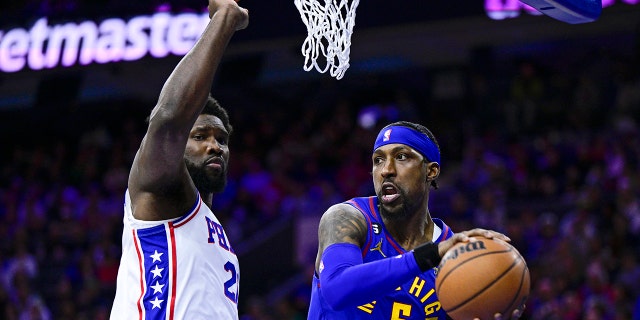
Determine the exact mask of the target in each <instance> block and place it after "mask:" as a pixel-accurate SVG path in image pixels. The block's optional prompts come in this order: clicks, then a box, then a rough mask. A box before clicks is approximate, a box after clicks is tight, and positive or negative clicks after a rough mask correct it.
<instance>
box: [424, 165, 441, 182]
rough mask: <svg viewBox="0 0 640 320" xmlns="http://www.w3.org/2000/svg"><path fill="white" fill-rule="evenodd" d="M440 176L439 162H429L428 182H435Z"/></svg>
mask: <svg viewBox="0 0 640 320" xmlns="http://www.w3.org/2000/svg"><path fill="white" fill-rule="evenodd" d="M439 175H440V164H439V163H437V162H427V181H428V180H433V179H435V178H437V177H438V176H439Z"/></svg>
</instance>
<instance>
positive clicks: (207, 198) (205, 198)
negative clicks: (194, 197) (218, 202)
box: [200, 193, 213, 209]
mask: <svg viewBox="0 0 640 320" xmlns="http://www.w3.org/2000/svg"><path fill="white" fill-rule="evenodd" d="M200 196H201V197H202V202H204V204H206V205H207V207H209V209H212V208H213V207H212V206H211V205H212V204H213V193H201V194H200Z"/></svg>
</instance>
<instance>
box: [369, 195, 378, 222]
mask: <svg viewBox="0 0 640 320" xmlns="http://www.w3.org/2000/svg"><path fill="white" fill-rule="evenodd" d="M373 199H375V198H374V197H369V210H371V213H372V214H373V217H374V218H376V220H381V219H380V217H378V212H376V206H375V205H374V204H373Z"/></svg>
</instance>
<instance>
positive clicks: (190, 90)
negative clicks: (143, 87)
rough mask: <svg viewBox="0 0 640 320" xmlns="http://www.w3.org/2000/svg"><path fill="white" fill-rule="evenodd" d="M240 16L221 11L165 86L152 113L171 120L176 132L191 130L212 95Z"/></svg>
mask: <svg viewBox="0 0 640 320" xmlns="http://www.w3.org/2000/svg"><path fill="white" fill-rule="evenodd" d="M237 19H239V17H238V15H237V14H236V13H235V12H234V11H233V10H232V9H227V8H221V9H219V10H218V11H217V12H215V14H214V15H213V17H212V18H211V20H210V22H209V24H207V26H206V28H205V30H204V32H203V33H202V35H201V37H200V39H198V41H197V42H196V44H195V45H194V46H193V48H192V49H191V50H190V51H189V52H188V53H187V54H186V55H185V56H184V58H183V59H182V60H181V61H180V62H179V63H178V65H177V66H176V68H175V69H174V70H173V72H172V73H171V75H170V76H169V78H168V79H167V81H166V82H165V84H164V86H163V88H162V90H161V92H160V97H159V99H158V104H157V106H156V108H155V109H154V112H153V113H152V117H151V120H152V121H153V120H154V116H155V115H161V118H162V119H163V120H171V121H172V122H171V123H172V127H173V128H176V129H177V128H180V129H184V130H190V129H191V126H192V125H193V123H194V122H195V119H196V118H197V117H198V115H199V114H200V112H201V111H202V108H203V107H204V104H205V101H206V99H207V96H208V95H209V93H210V90H211V85H212V83H213V78H214V75H215V73H216V70H217V68H218V66H219V64H220V61H221V59H222V57H223V55H224V50H225V49H226V46H227V44H228V43H229V41H230V40H231V37H232V36H233V34H234V33H235V30H236V25H237Z"/></svg>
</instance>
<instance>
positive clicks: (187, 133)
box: [111, 0, 249, 320]
mask: <svg viewBox="0 0 640 320" xmlns="http://www.w3.org/2000/svg"><path fill="white" fill-rule="evenodd" d="M208 8H209V17H210V21H209V22H208V24H207V26H206V28H205V30H204V32H203V33H202V35H201V37H200V38H199V40H198V41H197V42H196V44H195V45H194V46H193V48H192V49H191V50H190V51H189V52H188V53H187V54H186V55H185V56H184V57H183V58H182V60H181V61H180V63H178V65H177V66H176V68H175V69H174V70H173V72H172V73H171V75H170V76H169V78H168V79H167V81H166V83H165V84H164V87H163V88H162V91H161V92H160V97H159V99H158V102H157V105H156V106H155V108H154V109H153V111H152V112H151V115H150V117H149V125H148V129H147V133H146V135H145V136H144V139H143V140H142V143H141V145H140V148H139V150H138V152H137V154H136V156H135V159H134V161H133V165H132V168H131V172H130V175H129V182H128V189H127V191H126V194H125V207H124V211H125V213H124V219H123V222H124V231H123V234H122V258H121V261H120V268H119V270H118V280H117V290H116V296H115V299H114V303H113V307H112V310H111V319H127V320H130V319H176V320H178V319H237V318H238V307H237V303H238V294H239V281H240V268H239V266H238V258H237V257H236V255H235V253H234V251H233V248H232V246H231V244H230V243H229V239H228V238H227V236H226V234H225V232H224V228H223V227H222V225H221V224H220V222H219V221H218V219H217V218H216V216H215V215H214V214H213V212H212V211H211V206H212V199H213V194H214V193H218V192H221V191H222V190H223V189H224V187H225V184H226V175H227V165H228V161H229V147H228V142H229V136H230V134H231V130H232V127H231V125H230V124H229V117H228V115H227V112H226V111H225V110H224V109H223V108H222V107H221V106H220V105H219V104H218V103H217V102H216V101H215V100H214V99H213V98H211V96H210V92H209V91H210V89H211V85H212V82H213V77H214V74H215V72H216V69H217V68H218V65H219V63H220V60H221V57H222V56H223V53H224V50H225V48H226V46H227V44H228V42H229V41H230V39H231V38H232V36H233V35H234V33H235V32H236V31H237V30H241V29H244V28H245V27H246V26H247V25H248V23H249V15H248V11H247V10H246V9H244V8H241V7H239V6H238V4H237V3H236V2H235V1H233V0H209V6H208Z"/></svg>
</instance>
